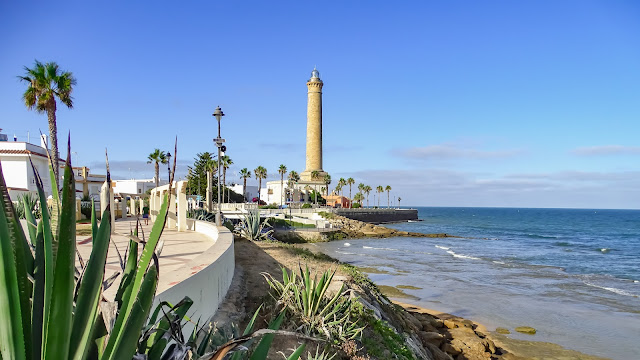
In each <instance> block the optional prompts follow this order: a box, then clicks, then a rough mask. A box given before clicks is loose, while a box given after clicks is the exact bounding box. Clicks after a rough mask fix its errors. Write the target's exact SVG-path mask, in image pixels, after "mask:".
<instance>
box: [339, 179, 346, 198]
mask: <svg viewBox="0 0 640 360" xmlns="http://www.w3.org/2000/svg"><path fill="white" fill-rule="evenodd" d="M345 185H347V180H345V179H344V178H340V179H339V180H338V186H339V187H340V189H342V188H343V187H344V186H345ZM340 195H342V194H340Z"/></svg>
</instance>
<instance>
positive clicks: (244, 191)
mask: <svg viewBox="0 0 640 360" xmlns="http://www.w3.org/2000/svg"><path fill="white" fill-rule="evenodd" d="M243 180H244V181H243V182H242V197H243V198H244V201H245V202H246V201H247V178H243Z"/></svg>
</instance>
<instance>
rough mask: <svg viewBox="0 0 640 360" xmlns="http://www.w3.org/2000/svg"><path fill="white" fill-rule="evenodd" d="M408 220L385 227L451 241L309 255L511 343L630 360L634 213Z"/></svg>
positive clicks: (480, 214)
mask: <svg viewBox="0 0 640 360" xmlns="http://www.w3.org/2000/svg"><path fill="white" fill-rule="evenodd" d="M418 217H419V220H420V221H414V222H407V223H396V224H387V225H385V226H388V227H391V228H394V229H398V230H403V231H413V232H420V233H446V234H449V235H453V236H458V237H448V238H426V237H425V238H420V237H417V238H414V237H393V238H386V239H368V238H367V239H349V240H343V241H335V242H329V243H318V244H315V246H314V247H315V249H316V250H319V251H322V252H325V253H326V254H328V255H330V256H333V257H335V258H337V259H339V260H341V261H344V262H347V263H350V264H353V265H356V266H358V267H362V268H363V269H365V270H366V272H368V275H369V277H370V278H371V279H372V280H373V281H374V282H376V283H377V284H380V285H386V286H394V287H399V288H400V289H401V290H402V291H403V292H405V293H406V294H407V296H409V298H406V299H401V300H402V301H404V302H408V303H412V304H415V305H418V306H422V307H425V308H429V309H434V310H437V311H442V312H447V313H451V314H454V315H458V316H462V317H465V318H468V319H471V320H474V321H476V322H478V323H481V324H483V325H484V326H486V327H487V328H488V330H490V331H492V330H495V328H497V327H504V328H507V329H509V330H510V331H511V334H510V335H508V336H509V337H512V338H516V339H521V340H529V341H542V342H551V343H556V344H559V345H561V346H563V347H565V348H567V349H572V350H577V351H579V352H582V353H585V354H590V355H596V356H602V357H606V358H611V359H625V360H626V359H640V210H599V209H525V208H523V209H518V208H460V207H456V208H452V207H419V208H418ZM518 326H531V327H533V328H535V329H536V330H537V333H536V334H535V335H526V334H520V333H517V332H515V331H514V329H515V327H518Z"/></svg>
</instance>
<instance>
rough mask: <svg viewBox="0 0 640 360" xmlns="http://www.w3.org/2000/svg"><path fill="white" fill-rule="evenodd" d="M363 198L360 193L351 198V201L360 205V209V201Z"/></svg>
mask: <svg viewBox="0 0 640 360" xmlns="http://www.w3.org/2000/svg"><path fill="white" fill-rule="evenodd" d="M363 198H364V196H362V193H361V192H359V193H357V194H356V195H355V196H354V197H353V201H357V202H358V203H359V204H360V207H362V199H363Z"/></svg>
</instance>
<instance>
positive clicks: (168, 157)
mask: <svg viewBox="0 0 640 360" xmlns="http://www.w3.org/2000/svg"><path fill="white" fill-rule="evenodd" d="M167 172H168V173H169V177H168V178H167V180H168V182H171V153H170V152H167Z"/></svg>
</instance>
